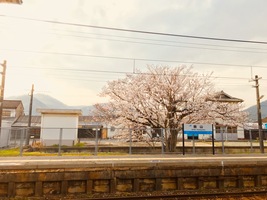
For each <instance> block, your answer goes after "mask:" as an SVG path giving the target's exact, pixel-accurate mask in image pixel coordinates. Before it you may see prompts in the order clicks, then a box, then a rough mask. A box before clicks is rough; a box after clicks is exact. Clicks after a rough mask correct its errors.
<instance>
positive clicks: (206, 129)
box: [184, 124, 213, 136]
mask: <svg viewBox="0 0 267 200" xmlns="http://www.w3.org/2000/svg"><path fill="white" fill-rule="evenodd" d="M212 132H213V130H212V124H184V134H187V136H193V135H194V136H197V135H199V134H203V135H211V134H212Z"/></svg>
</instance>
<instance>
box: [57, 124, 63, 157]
mask: <svg viewBox="0 0 267 200" xmlns="http://www.w3.org/2000/svg"><path fill="white" fill-rule="evenodd" d="M62 133H63V129H62V128H60V129H59V143H58V156H61V145H62Z"/></svg>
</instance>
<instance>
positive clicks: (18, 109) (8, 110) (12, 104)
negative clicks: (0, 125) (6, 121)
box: [2, 100, 24, 118]
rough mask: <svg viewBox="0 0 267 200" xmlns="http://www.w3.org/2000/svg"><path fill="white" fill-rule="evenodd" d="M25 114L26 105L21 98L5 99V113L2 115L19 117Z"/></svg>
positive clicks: (4, 116)
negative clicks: (24, 105)
mask: <svg viewBox="0 0 267 200" xmlns="http://www.w3.org/2000/svg"><path fill="white" fill-rule="evenodd" d="M22 115H24V107H23V104H22V101H20V100H4V101H3V113H2V117H3V118H7V117H14V118H18V117H19V116H22Z"/></svg>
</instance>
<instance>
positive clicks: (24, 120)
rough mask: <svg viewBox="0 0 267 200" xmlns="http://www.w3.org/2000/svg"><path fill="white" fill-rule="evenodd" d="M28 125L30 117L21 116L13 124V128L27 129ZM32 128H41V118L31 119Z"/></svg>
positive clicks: (34, 117)
mask: <svg viewBox="0 0 267 200" xmlns="http://www.w3.org/2000/svg"><path fill="white" fill-rule="evenodd" d="M28 123H29V116H20V117H19V118H18V119H17V120H16V121H15V122H14V123H13V124H12V127H27V126H28ZM31 127H41V116H32V117H31Z"/></svg>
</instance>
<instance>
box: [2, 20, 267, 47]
mask: <svg viewBox="0 0 267 200" xmlns="http://www.w3.org/2000/svg"><path fill="white" fill-rule="evenodd" d="M0 17H8V18H16V19H23V20H31V21H38V22H46V23H53V24H61V25H69V26H79V27H87V28H96V29H105V30H112V31H121V32H132V33H142V34H149V35H163V36H170V37H183V38H193V39H202V40H215V41H224V42H239V43H252V44H267V42H265V41H255V40H241V39H228V38H216V37H204V36H193V35H182V34H173V33H162V32H153V31H142V30H134V29H123V28H114V27H107V26H95V25H86V24H78V23H70V22H60V21H53V20H41V19H33V18H27V17H15V16H8V15H0Z"/></svg>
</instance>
